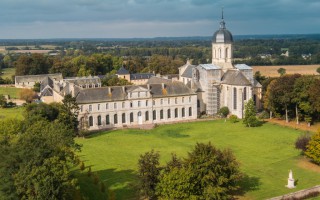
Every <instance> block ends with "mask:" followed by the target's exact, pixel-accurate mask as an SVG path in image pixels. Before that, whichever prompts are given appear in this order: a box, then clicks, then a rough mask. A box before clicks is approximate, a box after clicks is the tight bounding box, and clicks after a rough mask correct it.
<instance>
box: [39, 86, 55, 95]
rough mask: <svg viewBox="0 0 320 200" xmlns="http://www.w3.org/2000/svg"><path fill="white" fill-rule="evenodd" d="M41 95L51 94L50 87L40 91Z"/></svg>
mask: <svg viewBox="0 0 320 200" xmlns="http://www.w3.org/2000/svg"><path fill="white" fill-rule="evenodd" d="M40 96H41V97H46V96H53V92H52V88H49V87H47V88H45V89H44V90H43V91H42V92H41V95H40Z"/></svg>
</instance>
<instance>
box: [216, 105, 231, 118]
mask: <svg viewBox="0 0 320 200" xmlns="http://www.w3.org/2000/svg"><path fill="white" fill-rule="evenodd" d="M229 113H230V111H229V108H228V107H222V108H220V110H219V112H218V114H219V115H221V117H227V116H228V115H229Z"/></svg>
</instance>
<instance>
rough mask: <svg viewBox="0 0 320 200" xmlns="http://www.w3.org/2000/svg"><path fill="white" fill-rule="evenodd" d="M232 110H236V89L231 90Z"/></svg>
mask: <svg viewBox="0 0 320 200" xmlns="http://www.w3.org/2000/svg"><path fill="white" fill-rule="evenodd" d="M233 109H234V110H236V109H237V88H233Z"/></svg>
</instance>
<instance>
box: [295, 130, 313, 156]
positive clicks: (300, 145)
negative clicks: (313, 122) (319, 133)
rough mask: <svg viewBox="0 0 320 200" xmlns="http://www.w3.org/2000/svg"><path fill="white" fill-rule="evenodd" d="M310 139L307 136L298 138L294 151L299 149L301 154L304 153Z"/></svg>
mask: <svg viewBox="0 0 320 200" xmlns="http://www.w3.org/2000/svg"><path fill="white" fill-rule="evenodd" d="M310 139H311V136H310V135H309V134H304V135H301V136H299V137H298V138H297V140H296V142H295V147H296V149H300V150H302V152H305V151H306V150H307V146H308V144H309V141H310Z"/></svg>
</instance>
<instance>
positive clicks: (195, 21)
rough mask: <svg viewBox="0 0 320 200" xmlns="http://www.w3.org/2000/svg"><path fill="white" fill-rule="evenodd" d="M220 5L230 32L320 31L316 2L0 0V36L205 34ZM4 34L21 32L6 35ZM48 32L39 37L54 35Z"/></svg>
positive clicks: (319, 5)
mask: <svg viewBox="0 0 320 200" xmlns="http://www.w3.org/2000/svg"><path fill="white" fill-rule="evenodd" d="M221 7H224V8H225V19H226V22H227V27H228V28H230V30H233V33H235V34H251V33H252V34H255V33H260V32H261V31H265V32H266V33H280V32H281V33H282V32H286V31H287V33H304V32H313V33H316V32H318V33H319V32H320V28H319V27H316V26H314V24H315V23H314V21H315V20H318V18H319V17H318V15H319V14H318V10H320V2H319V1H318V0H304V1H302V0H259V1H257V0H246V1H243V0H223V1H222V0H55V1H53V0H32V1H30V0H1V7H0V13H1V18H0V26H1V27H2V28H3V29H5V28H6V30H4V31H0V38H1V37H2V38H4V37H10V36H12V35H21V34H20V33H24V34H25V37H32V36H36V34H35V32H36V31H32V30H33V29H39V31H38V32H40V30H41V28H43V29H47V30H52V33H53V32H55V31H54V30H60V31H62V32H65V33H66V35H65V37H71V36H72V35H71V34H73V33H75V35H80V34H81V33H83V37H90V34H89V33H87V32H91V35H92V36H91V37H95V36H96V35H102V34H101V33H100V32H101V31H105V29H103V28H101V27H100V26H104V27H111V26H113V27H117V28H114V29H112V27H111V28H110V29H111V30H114V32H116V31H121V30H123V31H126V32H132V33H136V32H137V33H138V30H137V27H139V28H140V29H142V30H143V31H144V32H143V31H141V32H143V33H141V34H142V35H148V34H149V36H150V37H152V36H158V33H162V34H163V35H162V36H168V35H173V34H176V36H182V35H190V36H191V35H194V34H196V35H206V34H208V32H213V31H214V30H215V29H216V28H218V21H219V18H220V16H221ZM311 21H313V23H314V24H312V23H311ZM151 24H152V25H151ZM157 24H158V25H157ZM177 24H179V25H177ZM200 24H202V25H200ZM203 24H206V26H203ZM297 24H298V26H297ZM133 25H134V26H133ZM78 26H79V27H78ZM29 27H32V28H29ZM44 27H45V28H44ZM61 27H65V28H68V29H69V30H62V28H61ZM87 27H90V29H89V30H90V31H88V30H87ZM120 27H123V28H121V29H120ZM144 27H148V30H146V29H144ZM188 27H189V29H188ZM297 27H299V28H297ZM151 28H152V30H151ZM284 28H285V30H284ZM9 30H12V31H14V30H16V31H18V32H20V33H11V34H10V33H9V32H8V31H9ZM165 31H167V33H166V32H165ZM45 32H46V33H45ZM47 32H48V31H43V34H46V35H48V37H49V35H50V36H51V35H53V34H50V33H47ZM67 33H70V34H67ZM109 33H110V32H107V33H105V37H111V36H112V35H113V34H111V33H110V34H109ZM122 34H123V33H120V32H119V33H118V34H115V35H122ZM57 35H59V36H60V35H61V34H58V33H57ZM142 35H141V37H142ZM126 37H130V35H129V34H126ZM131 37H136V34H132V36H131Z"/></svg>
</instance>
